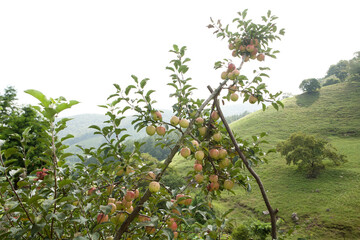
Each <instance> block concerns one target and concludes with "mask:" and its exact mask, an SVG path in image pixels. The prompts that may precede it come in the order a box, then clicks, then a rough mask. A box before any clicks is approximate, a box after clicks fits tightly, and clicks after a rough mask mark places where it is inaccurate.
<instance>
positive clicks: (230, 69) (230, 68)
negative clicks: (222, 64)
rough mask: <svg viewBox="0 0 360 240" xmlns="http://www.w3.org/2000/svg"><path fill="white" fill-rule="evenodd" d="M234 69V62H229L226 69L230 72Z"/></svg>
mask: <svg viewBox="0 0 360 240" xmlns="http://www.w3.org/2000/svg"><path fill="white" fill-rule="evenodd" d="M234 69H235V64H233V63H229V65H228V69H227V71H228V72H232V71H234Z"/></svg>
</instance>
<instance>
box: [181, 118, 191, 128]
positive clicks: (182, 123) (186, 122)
mask: <svg viewBox="0 0 360 240" xmlns="http://www.w3.org/2000/svg"><path fill="white" fill-rule="evenodd" d="M179 125H180V127H182V128H187V127H188V126H189V120H187V119H185V118H182V119H181V120H180V122H179Z"/></svg>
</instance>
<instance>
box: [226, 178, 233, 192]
mask: <svg viewBox="0 0 360 240" xmlns="http://www.w3.org/2000/svg"><path fill="white" fill-rule="evenodd" d="M233 187H234V182H233V181H231V180H229V179H226V180H225V181H224V188H225V189H227V190H230V189H232V188H233Z"/></svg>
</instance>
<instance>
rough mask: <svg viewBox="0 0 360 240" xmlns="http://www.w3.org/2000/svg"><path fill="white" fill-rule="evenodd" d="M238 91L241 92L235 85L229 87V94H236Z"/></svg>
mask: <svg viewBox="0 0 360 240" xmlns="http://www.w3.org/2000/svg"><path fill="white" fill-rule="evenodd" d="M238 90H239V88H238V87H237V86H235V85H233V86H231V87H229V93H235V92H236V91H238Z"/></svg>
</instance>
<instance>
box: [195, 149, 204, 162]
mask: <svg viewBox="0 0 360 240" xmlns="http://www.w3.org/2000/svg"><path fill="white" fill-rule="evenodd" d="M204 157H205V153H204V152H203V151H201V150H199V151H196V152H195V159H196V160H199V161H201V160H203V159H204Z"/></svg>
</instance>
